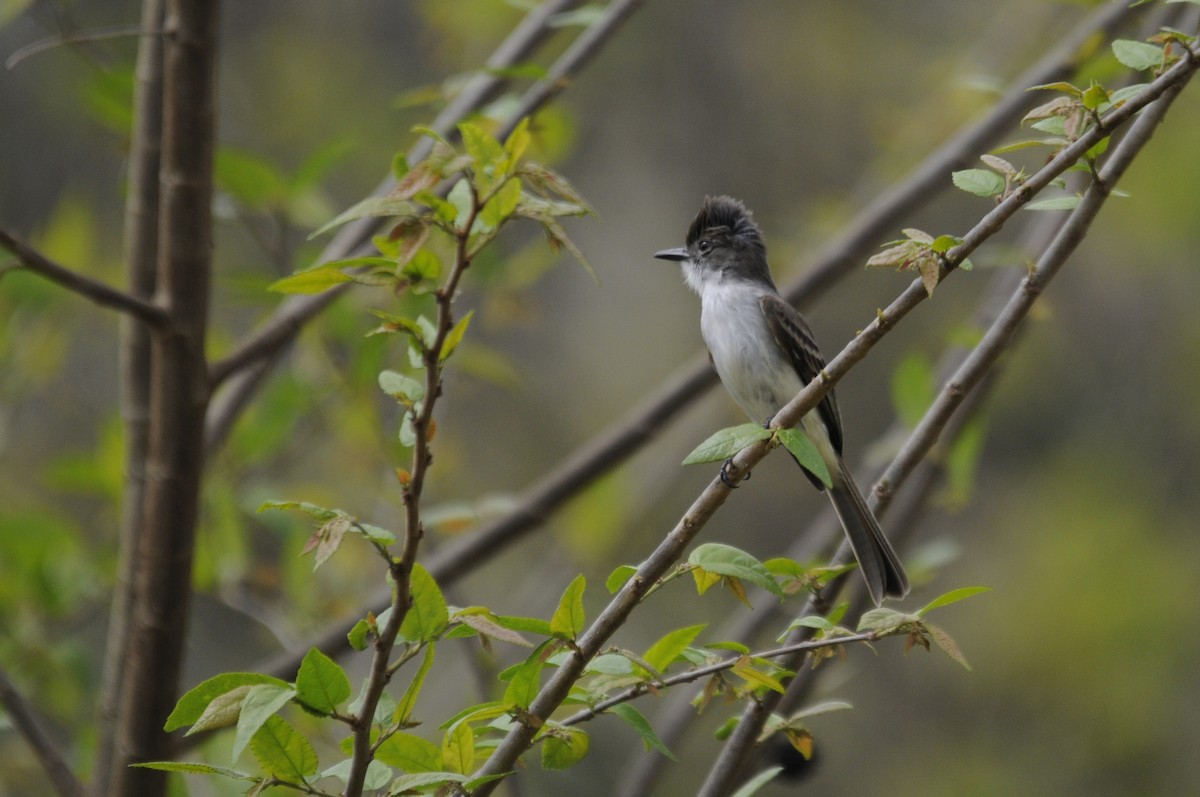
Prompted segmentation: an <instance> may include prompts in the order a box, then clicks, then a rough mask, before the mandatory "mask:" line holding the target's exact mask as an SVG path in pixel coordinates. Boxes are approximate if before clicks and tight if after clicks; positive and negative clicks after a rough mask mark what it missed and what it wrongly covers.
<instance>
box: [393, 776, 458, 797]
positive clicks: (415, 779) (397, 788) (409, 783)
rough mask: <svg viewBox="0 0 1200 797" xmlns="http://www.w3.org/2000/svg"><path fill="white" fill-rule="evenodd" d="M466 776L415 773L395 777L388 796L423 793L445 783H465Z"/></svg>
mask: <svg viewBox="0 0 1200 797" xmlns="http://www.w3.org/2000/svg"><path fill="white" fill-rule="evenodd" d="M466 781H467V776H466V775H462V774H459V773H457V772H417V773H413V774H410V775H397V776H396V779H395V780H393V781H392V785H391V786H389V787H388V794H415V793H417V792H418V791H425V790H427V789H428V788H429V787H430V786H444V785H445V784H447V783H466ZM460 793H461V792H460Z"/></svg>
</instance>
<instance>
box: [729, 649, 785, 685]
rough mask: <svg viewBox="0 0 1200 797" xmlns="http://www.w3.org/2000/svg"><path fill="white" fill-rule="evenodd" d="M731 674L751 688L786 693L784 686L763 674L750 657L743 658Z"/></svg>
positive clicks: (768, 675)
mask: <svg viewBox="0 0 1200 797" xmlns="http://www.w3.org/2000/svg"><path fill="white" fill-rule="evenodd" d="M731 672H732V673H733V674H734V675H736V676H738V677H739V678H741V679H742V680H744V681H745V682H746V683H748V684H750V686H751V687H755V688H757V687H760V686H762V687H766V688H767V689H770V690H772V691H774V692H778V693H779V694H783V693H784V688H783V684H782V683H780V681H779V679H778V678H776V677H775V676H773V675H770V674H768V673H765V672H763V671H762V670H760V669H758V668H756V667H755V666H754V662H753V661H752V660H751V659H750V657H749V656H742V657H741V658H740V659H738V661H737V663H736V664H734V665H733V668H732V670H731Z"/></svg>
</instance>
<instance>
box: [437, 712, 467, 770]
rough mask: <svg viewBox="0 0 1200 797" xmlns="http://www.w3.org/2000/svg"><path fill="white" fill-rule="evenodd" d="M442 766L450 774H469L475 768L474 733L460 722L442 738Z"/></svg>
mask: <svg viewBox="0 0 1200 797" xmlns="http://www.w3.org/2000/svg"><path fill="white" fill-rule="evenodd" d="M442 765H443V766H444V767H446V769H448V770H450V771H451V772H460V773H462V774H464V775H466V774H469V773H470V772H471V770H472V769H474V768H475V731H473V730H471V723H469V722H460V723H458V724H457V725H455V726H454V727H453V728H451V729H450V730H448V731H446V733H445V735H444V736H443V737H442Z"/></svg>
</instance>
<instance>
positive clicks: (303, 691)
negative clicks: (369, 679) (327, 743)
mask: <svg viewBox="0 0 1200 797" xmlns="http://www.w3.org/2000/svg"><path fill="white" fill-rule="evenodd" d="M351 691H352V690H351V688H350V679H349V678H347V677H346V672H345V671H344V670H343V669H342V668H341V666H339V665H338V663H337V662H335V661H334V660H333V659H331V658H329V657H328V656H326V655H325V654H324V653H322V652H321V651H319V650H317V649H316V648H311V649H310V650H309V651H308V653H306V654H304V659H303V661H301V662H300V670H299V672H297V673H296V698H297V699H298V700H299V701H300V702H301V703H303V704H304V705H305V706H307V707H308V708H310V709H312V710H314V711H316V712H317V713H319V714H323V715H326V716H328V715H329V714H332V713H333V711H334V709H336V708H337V707H338V706H339V705H341V704H342V703H344V702H345V701H347V700H349V699H350V694H351Z"/></svg>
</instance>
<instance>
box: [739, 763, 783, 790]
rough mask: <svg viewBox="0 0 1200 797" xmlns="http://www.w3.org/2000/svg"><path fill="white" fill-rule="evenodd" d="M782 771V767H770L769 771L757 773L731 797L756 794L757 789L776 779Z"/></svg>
mask: <svg viewBox="0 0 1200 797" xmlns="http://www.w3.org/2000/svg"><path fill="white" fill-rule="evenodd" d="M782 771H783V767H771V768H770V769H764V770H763V771H762V772H759V773H758V774H757V775H755V776H754V777H752V778H750V780H748V781H746V782H745V783H744V784H743V785H742V787H741V788H740V789H738V790H737V791H735V792H734V793H733V797H750V795H752V794H756V793H758V790H759V789H761V788H762V787H763V786H766V785H767V784H768V783H770V782H771V781H773V780H775V778H776V777H778V776H779V773H780V772H782Z"/></svg>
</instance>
